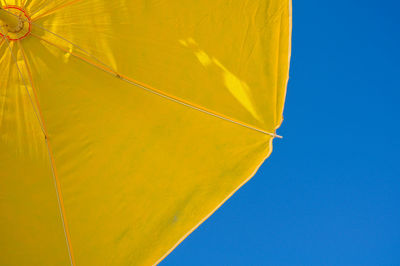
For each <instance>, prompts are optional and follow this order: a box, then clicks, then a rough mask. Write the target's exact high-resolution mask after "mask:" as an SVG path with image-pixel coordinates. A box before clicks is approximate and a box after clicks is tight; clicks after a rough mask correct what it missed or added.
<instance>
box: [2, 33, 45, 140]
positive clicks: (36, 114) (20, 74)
mask: <svg viewBox="0 0 400 266" xmlns="http://www.w3.org/2000/svg"><path fill="white" fill-rule="evenodd" d="M0 27H1V26H0ZM3 39H4V40H5V41H6V43H7V45H8V50H9V51H10V53H11V57H12V59H13V61H14V63H15V66H16V67H17V70H18V73H19V76H20V78H21V81H22V83H23V85H24V88H25V90H26V93H27V94H28V96H29V101H30V103H31V105H32V108H33V111H34V113H35V116H36V119H37V120H38V122H39V125H40V128H41V130H42V132H43V135H44V136H45V138H47V134H46V131H45V129H44V127H43V123H42V121H41V119H40V117H39V114H38V112H37V110H36V107H35V104H34V103H33V100H32V96H31V94H30V93H29V90H28V87H27V86H26V83H25V79H24V77H23V75H22V72H21V69H20V68H19V66H18V63H17V59H16V58H15V55H14V53H13V52H12V49H11V45H10V42H9V41H8V40H7V38H6V37H5V35H4V37H3Z"/></svg>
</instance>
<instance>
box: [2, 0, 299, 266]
mask: <svg viewBox="0 0 400 266" xmlns="http://www.w3.org/2000/svg"><path fill="white" fill-rule="evenodd" d="M0 6H1V9H0V34H1V35H0V210H1V212H0V234H1V237H0V249H1V253H0V264H1V265H151V264H156V263H158V262H160V261H161V260H162V259H163V258H164V257H165V256H167V255H168V254H169V252H171V251H172V250H173V248H174V247H176V246H177V245H178V244H179V243H180V242H181V241H182V240H183V239H184V238H185V237H186V236H187V235H188V234H190V232H192V231H193V230H194V229H195V228H196V227H197V226H199V225H200V224H201V223H202V222H203V221H204V220H205V219H206V218H207V217H209V216H210V215H211V214H212V213H213V212H214V211H215V210H216V209H217V208H218V207H219V206H221V204H223V202H225V201H226V200H227V199H228V198H229V197H230V196H231V195H232V194H233V193H234V192H235V191H236V190H237V189H238V188H240V187H241V186H242V185H243V184H244V183H245V182H246V181H248V180H249V179H250V178H251V177H252V176H253V175H254V174H255V172H256V170H257V169H258V167H259V166H260V165H261V164H262V162H263V161H264V160H265V159H266V158H267V157H268V156H269V155H270V153H271V151H272V140H273V139H274V138H275V137H277V135H276V133H275V132H276V129H277V128H278V127H279V126H280V124H281V122H282V112H283V105H284V99H285V92H286V84H287V79H288V68H289V56H290V34H291V3H290V1H288V0H269V1H265V0H252V1H227V0H202V1H187V0H174V1H171V0H169V1H166V0H135V1H126V0H115V1H109V0H0Z"/></svg>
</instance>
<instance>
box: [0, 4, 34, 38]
mask: <svg viewBox="0 0 400 266" xmlns="http://www.w3.org/2000/svg"><path fill="white" fill-rule="evenodd" d="M30 21H31V18H30V16H29V15H28V13H27V12H26V11H25V10H24V9H23V8H21V7H19V6H11V5H8V6H3V7H0V38H3V37H4V36H6V37H7V39H8V40H10V41H18V40H22V39H24V38H26V37H27V36H28V35H29V34H30V33H31V24H30Z"/></svg>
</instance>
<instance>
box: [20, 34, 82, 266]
mask: <svg viewBox="0 0 400 266" xmlns="http://www.w3.org/2000/svg"><path fill="white" fill-rule="evenodd" d="M18 45H19V47H20V49H21V53H22V58H23V61H24V63H25V67H26V69H27V72H28V76H29V81H30V84H31V87H32V91H33V94H34V96H35V101H36V106H37V108H38V111H39V117H40V119H41V122H42V125H43V130H44V135H45V142H46V147H47V153H48V156H49V161H50V166H51V172H52V177H53V183H54V188H55V190H56V194H57V202H58V209H59V212H60V217H61V222H62V225H63V230H64V237H65V241H66V244H67V248H68V255H69V260H70V263H71V265H72V266H74V265H75V261H74V256H73V252H72V246H71V238H70V233H69V230H68V223H67V220H66V215H65V208H64V201H63V197H62V193H61V184H60V180H59V179H58V175H57V173H56V167H55V161H54V156H53V152H52V150H51V146H50V143H49V138H48V135H47V130H46V127H45V124H44V118H43V115H42V111H41V108H40V104H39V100H38V97H37V93H36V90H35V86H34V84H33V78H32V72H31V69H30V67H29V64H28V61H27V60H26V56H25V52H24V48H23V47H22V45H21V43H20V41H18ZM15 63H16V64H17V62H15ZM21 78H22V76H21Z"/></svg>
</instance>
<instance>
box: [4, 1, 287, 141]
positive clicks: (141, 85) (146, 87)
mask: <svg viewBox="0 0 400 266" xmlns="http://www.w3.org/2000/svg"><path fill="white" fill-rule="evenodd" d="M0 10H2V11H4V12H7V13H9V14H11V15H13V16H16V15H15V14H14V13H12V12H9V11H8V10H4V9H1V8H0ZM23 20H24V21H26V22H28V23H30V24H31V25H33V26H36V27H38V28H41V29H42V30H44V31H46V32H48V33H50V34H53V35H54V36H56V37H58V38H60V39H62V40H64V41H66V42H68V43H69V44H71V45H72V46H74V47H76V48H78V49H79V50H81V51H82V52H84V53H85V54H86V55H87V56H89V57H92V58H93V59H94V60H96V61H97V62H98V63H100V65H102V66H99V65H98V64H95V63H94V62H92V61H90V60H88V59H86V58H83V57H79V56H77V55H75V54H74V53H72V52H69V51H66V50H65V49H63V48H61V47H59V46H58V45H55V44H54V43H52V42H49V41H48V40H45V39H43V38H41V37H39V36H37V35H33V34H32V33H31V35H33V36H35V37H37V38H39V39H42V40H43V41H45V42H47V43H49V44H51V45H53V46H55V47H58V48H59V49H62V50H64V51H66V52H67V53H70V54H72V55H73V56H75V57H78V58H80V59H82V60H84V61H86V62H87V63H89V64H91V65H93V66H96V67H97V68H100V69H102V70H103V71H106V72H108V73H110V74H112V75H114V76H116V77H117V78H119V79H121V80H123V81H125V82H127V83H130V84H132V85H134V86H136V87H139V88H142V89H144V90H146V91H148V92H151V93H153V94H156V95H158V96H161V97H163V98H165V99H168V100H171V101H173V102H176V103H179V104H181V105H184V106H186V107H189V108H191V109H194V110H197V111H200V112H202V113H205V114H208V115H211V116H214V117H217V118H219V119H222V120H225V121H228V122H231V123H234V124H237V125H240V126H243V127H246V128H248V129H252V130H255V131H257V132H260V133H263V134H265V135H269V136H272V137H274V138H282V136H280V135H277V134H275V133H271V132H268V131H265V130H262V129H260V128H257V127H255V126H252V125H249V124H247V123H244V122H241V121H238V120H235V119H233V118H230V117H228V116H225V115H222V114H219V113H217V112H215V111H212V110H209V109H207V108H205V107H203V106H200V105H196V104H194V103H191V102H189V101H186V100H184V99H181V98H178V97H175V96H173V95H169V94H167V93H165V92H162V91H160V90H157V89H155V88H152V87H151V86H149V85H147V84H144V83H141V82H139V81H137V80H134V79H131V78H129V77H127V76H124V75H121V74H119V73H117V72H116V71H115V70H113V68H112V67H110V66H108V65H107V64H105V63H103V62H102V61H101V60H100V59H98V58H97V57H96V56H94V55H92V54H91V53H89V52H88V51H86V50H85V49H83V48H82V47H80V46H78V45H77V44H75V43H73V42H71V41H70V40H68V39H66V38H64V37H62V36H60V35H59V34H57V33H55V32H52V31H50V30H48V29H46V28H44V27H42V26H39V25H37V24H36V23H33V22H32V21H29V20H27V19H23Z"/></svg>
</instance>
